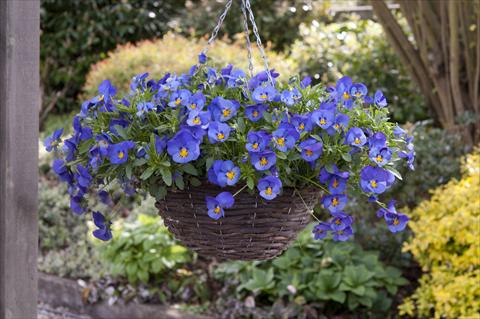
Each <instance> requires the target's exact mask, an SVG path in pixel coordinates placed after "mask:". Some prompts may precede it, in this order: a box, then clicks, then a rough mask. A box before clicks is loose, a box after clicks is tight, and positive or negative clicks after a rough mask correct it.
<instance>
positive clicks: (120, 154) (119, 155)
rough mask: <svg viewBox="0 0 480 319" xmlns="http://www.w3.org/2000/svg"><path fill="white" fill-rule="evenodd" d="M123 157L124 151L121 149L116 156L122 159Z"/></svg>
mask: <svg viewBox="0 0 480 319" xmlns="http://www.w3.org/2000/svg"><path fill="white" fill-rule="evenodd" d="M124 157H125V153H124V152H122V151H120V152H118V158H120V159H122V158H124Z"/></svg>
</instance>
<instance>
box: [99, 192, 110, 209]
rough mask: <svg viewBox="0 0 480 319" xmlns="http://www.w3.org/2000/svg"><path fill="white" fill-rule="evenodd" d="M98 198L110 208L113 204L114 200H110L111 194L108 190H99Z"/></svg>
mask: <svg viewBox="0 0 480 319" xmlns="http://www.w3.org/2000/svg"><path fill="white" fill-rule="evenodd" d="M97 195H98V198H99V199H100V202H101V203H103V204H105V205H107V206H110V205H112V204H113V202H112V199H111V198H110V194H109V193H108V192H107V191H106V190H103V189H102V190H99V191H98V192H97Z"/></svg>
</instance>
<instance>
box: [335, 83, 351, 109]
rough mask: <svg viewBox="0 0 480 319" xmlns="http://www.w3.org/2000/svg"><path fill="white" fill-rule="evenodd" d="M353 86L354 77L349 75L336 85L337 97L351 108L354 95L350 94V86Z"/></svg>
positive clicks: (337, 99)
mask: <svg viewBox="0 0 480 319" xmlns="http://www.w3.org/2000/svg"><path fill="white" fill-rule="evenodd" d="M351 86H352V79H351V78H350V77H348V76H344V77H342V78H340V79H339V80H338V81H337V83H336V87H335V91H334V92H332V93H334V94H335V99H336V101H337V102H341V103H342V105H343V106H345V107H346V108H348V109H350V108H351V105H352V97H351V95H350V87H351Z"/></svg>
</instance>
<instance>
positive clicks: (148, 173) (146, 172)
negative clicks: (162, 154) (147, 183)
mask: <svg viewBox="0 0 480 319" xmlns="http://www.w3.org/2000/svg"><path fill="white" fill-rule="evenodd" d="M154 172H155V168H153V167H149V168H147V169H146V170H144V171H143V173H142V175H140V179H141V180H146V179H148V178H149V177H150V176H152V174H153V173H154Z"/></svg>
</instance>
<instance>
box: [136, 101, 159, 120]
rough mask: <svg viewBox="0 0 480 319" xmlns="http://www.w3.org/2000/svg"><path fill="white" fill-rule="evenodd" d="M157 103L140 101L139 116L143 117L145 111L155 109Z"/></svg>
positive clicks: (138, 106)
mask: <svg viewBox="0 0 480 319" xmlns="http://www.w3.org/2000/svg"><path fill="white" fill-rule="evenodd" d="M155 108H156V107H155V104H153V103H152V102H139V103H137V110H138V111H137V116H138V117H142V116H143V115H144V114H145V113H147V112H149V111H151V110H155Z"/></svg>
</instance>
